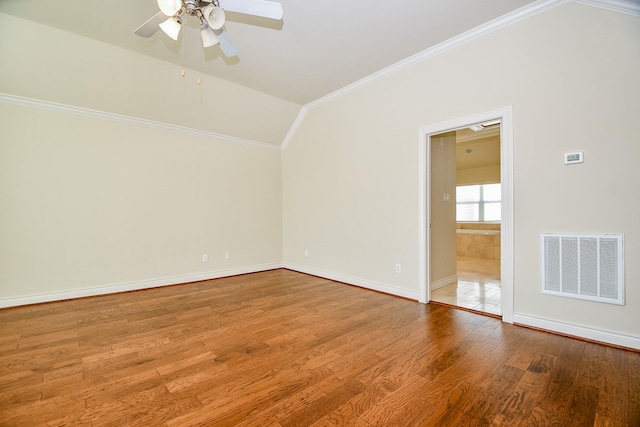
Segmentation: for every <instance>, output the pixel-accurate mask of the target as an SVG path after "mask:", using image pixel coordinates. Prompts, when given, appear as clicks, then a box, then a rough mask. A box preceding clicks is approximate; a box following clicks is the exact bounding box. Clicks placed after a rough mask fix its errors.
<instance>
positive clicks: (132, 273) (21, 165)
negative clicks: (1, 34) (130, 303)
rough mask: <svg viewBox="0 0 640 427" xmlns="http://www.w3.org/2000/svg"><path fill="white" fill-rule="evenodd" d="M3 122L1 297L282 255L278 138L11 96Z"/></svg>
mask: <svg viewBox="0 0 640 427" xmlns="http://www.w3.org/2000/svg"><path fill="white" fill-rule="evenodd" d="M0 129H1V131H0V132H1V136H0V200H2V209H0V236H2V237H1V239H0V240H1V244H0V284H1V286H0V299H3V298H18V297H26V296H30V295H45V294H51V293H59V292H69V291H74V290H81V289H89V288H103V287H104V288H107V287H110V286H113V285H121V284H127V283H136V282H142V281H147V280H159V279H169V280H168V282H169V283H171V282H172V280H171V278H175V279H173V282H174V283H175V282H177V281H181V278H182V276H194V275H199V274H201V275H204V276H206V275H215V274H213V273H215V272H217V271H224V270H233V269H243V268H249V267H259V266H261V265H265V264H275V265H279V264H280V263H281V261H282V229H281V193H280V188H281V180H280V152H278V151H276V150H268V149H261V148H253V147H247V146H242V145H237V144H229V143H227V142H219V141H212V140H208V139H203V138H199V137H193V136H186V135H180V134H176V133H172V132H166V131H159V130H155V129H148V128H144V127H138V126H131V125H125V124H119V123H112V122H108V121H104V120H96V119H90V118H85V117H79V116H74V115H68V114H64V113H56V112H50V111H43V110H38V109H32V108H26V107H18V106H11V105H3V104H0ZM225 252H230V255H231V256H230V259H229V260H225V259H224V254H225ZM204 253H206V254H208V255H209V262H207V263H203V262H202V258H201V257H202V254H204ZM187 278H188V277H187Z"/></svg>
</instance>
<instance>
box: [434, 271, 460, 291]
mask: <svg viewBox="0 0 640 427" xmlns="http://www.w3.org/2000/svg"><path fill="white" fill-rule="evenodd" d="M457 282H458V275H457V274H454V275H453V276H449V277H445V278H444V279H440V280H436V281H434V282H431V286H429V290H431V291H435V290H436V289H440V288H444V287H445V286H447V285H450V284H452V283H457Z"/></svg>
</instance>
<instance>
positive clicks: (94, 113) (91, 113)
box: [0, 92, 281, 151]
mask: <svg viewBox="0 0 640 427" xmlns="http://www.w3.org/2000/svg"><path fill="white" fill-rule="evenodd" d="M0 102H2V103H4V104H12V105H19V106H22V107H30V108H37V109H40V110H48V111H54V112H57V113H63V114H73V115H76V116H82V117H90V118H93V119H99V120H106V121H110V122H116V123H123V124H127V125H134V126H142V127H146V128H152V129H159V130H165V131H170V132H176V133H181V134H183V135H190V136H197V137H200V138H206V139H211V140H216V141H224V142H228V143H232V144H241V145H248V146H251V147H256V148H263V149H267V150H277V151H280V150H281V148H280V146H279V145H273V144H267V143H264V142H258V141H252V140H249V139H243V138H236V137H234V136H229V135H222V134H219V133H214V132H208V131H204V130H200V129H194V128H188V127H184V126H177V125H172V124H168V123H162V122H156V121H153V120H147V119H141V118H138V117H132V116H125V115H122V114H115V113H109V112H106V111H99V110H92V109H90V108H84V107H77V106H74V105H67V104H59V103H57V102H51V101H44V100H42V99H34V98H27V97H24V96H18V95H11V94H8V93H1V92H0Z"/></svg>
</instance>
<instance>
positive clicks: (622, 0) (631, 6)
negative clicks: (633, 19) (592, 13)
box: [573, 0, 640, 16]
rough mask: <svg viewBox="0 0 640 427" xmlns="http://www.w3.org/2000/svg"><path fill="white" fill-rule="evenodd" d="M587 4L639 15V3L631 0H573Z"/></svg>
mask: <svg viewBox="0 0 640 427" xmlns="http://www.w3.org/2000/svg"><path fill="white" fill-rule="evenodd" d="M573 1H574V2H575V3H582V4H586V5H589V6H594V7H599V8H602V9H607V10H611V11H613V12H618V13H624V14H627V15H632V16H640V3H637V2H636V1H633V0H573Z"/></svg>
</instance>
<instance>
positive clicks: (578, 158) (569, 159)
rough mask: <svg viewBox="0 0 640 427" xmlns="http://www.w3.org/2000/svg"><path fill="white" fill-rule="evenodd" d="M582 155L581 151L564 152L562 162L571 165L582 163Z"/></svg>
mask: <svg viewBox="0 0 640 427" xmlns="http://www.w3.org/2000/svg"><path fill="white" fill-rule="evenodd" d="M583 162H584V156H583V155H582V151H580V152H578V153H565V154H564V164H565V165H571V164H574V163H583Z"/></svg>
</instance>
